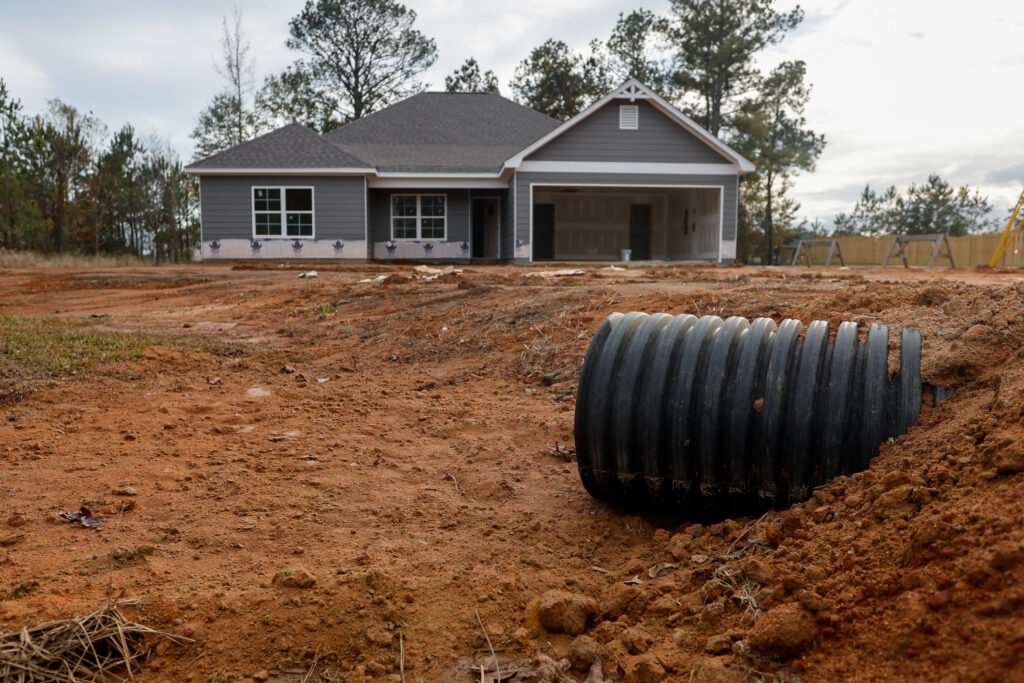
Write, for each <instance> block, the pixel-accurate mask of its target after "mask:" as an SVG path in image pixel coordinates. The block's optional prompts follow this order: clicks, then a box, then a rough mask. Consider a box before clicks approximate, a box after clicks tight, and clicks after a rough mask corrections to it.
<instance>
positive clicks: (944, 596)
mask: <svg viewBox="0 0 1024 683" xmlns="http://www.w3.org/2000/svg"><path fill="white" fill-rule="evenodd" d="M949 602H950V596H949V592H948V591H935V592H934V593H932V594H931V595H929V596H928V597H927V598H925V600H924V604H925V605H927V606H928V609H934V610H939V609H942V608H943V607H945V606H946V605H948V604H949Z"/></svg>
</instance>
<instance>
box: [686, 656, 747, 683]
mask: <svg viewBox="0 0 1024 683" xmlns="http://www.w3.org/2000/svg"><path fill="white" fill-rule="evenodd" d="M683 680H687V679H686V678H684V679H683ZM745 680H747V677H746V675H745V674H744V673H743V672H742V671H741V670H739V669H730V668H729V665H728V664H726V661H725V658H724V657H704V658H703V659H701V660H700V661H698V662H697V664H696V665H695V666H694V667H693V671H691V672H690V677H689V681H691V682H692V683H742V682H743V681H745Z"/></svg>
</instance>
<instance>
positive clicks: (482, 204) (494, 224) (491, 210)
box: [470, 197, 501, 259]
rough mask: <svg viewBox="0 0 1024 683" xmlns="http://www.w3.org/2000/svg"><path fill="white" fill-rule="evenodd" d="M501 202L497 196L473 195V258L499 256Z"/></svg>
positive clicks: (471, 241) (493, 257) (494, 257)
mask: <svg viewBox="0 0 1024 683" xmlns="http://www.w3.org/2000/svg"><path fill="white" fill-rule="evenodd" d="M500 220H501V202H500V200H499V199H498V198H497V197H473V234H472V235H471V238H472V239H471V240H470V243H471V244H472V245H473V258H489V259H496V258H498V230H499V222H500Z"/></svg>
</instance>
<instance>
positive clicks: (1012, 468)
mask: <svg viewBox="0 0 1024 683" xmlns="http://www.w3.org/2000/svg"><path fill="white" fill-rule="evenodd" d="M992 464H993V465H994V466H995V468H996V473H997V474H1001V475H1009V474H1017V473H1018V472H1024V449H1022V448H1021V447H1020V446H1017V445H1016V444H1014V445H1013V446H1010V447H1008V448H1005V449H1000V450H999V451H998V452H996V453H995V454H994V457H993V458H992Z"/></svg>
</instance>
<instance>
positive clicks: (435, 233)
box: [422, 218, 444, 240]
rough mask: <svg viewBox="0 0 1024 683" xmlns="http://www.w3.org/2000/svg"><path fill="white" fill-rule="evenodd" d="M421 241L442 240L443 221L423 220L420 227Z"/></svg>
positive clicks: (438, 219) (439, 219) (441, 219)
mask: <svg viewBox="0 0 1024 683" xmlns="http://www.w3.org/2000/svg"><path fill="white" fill-rule="evenodd" d="M422 232H423V239H434V240H437V239H442V238H444V219H443V218H424V219H423V225H422Z"/></svg>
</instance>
